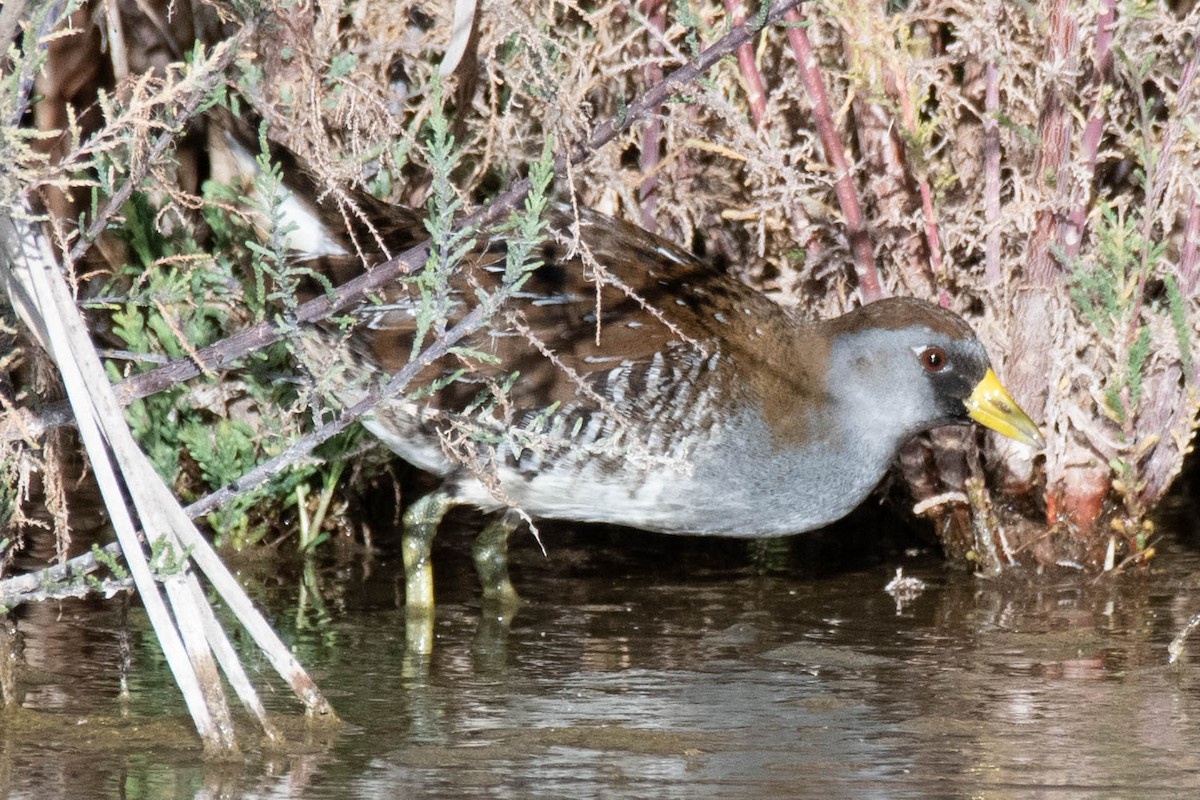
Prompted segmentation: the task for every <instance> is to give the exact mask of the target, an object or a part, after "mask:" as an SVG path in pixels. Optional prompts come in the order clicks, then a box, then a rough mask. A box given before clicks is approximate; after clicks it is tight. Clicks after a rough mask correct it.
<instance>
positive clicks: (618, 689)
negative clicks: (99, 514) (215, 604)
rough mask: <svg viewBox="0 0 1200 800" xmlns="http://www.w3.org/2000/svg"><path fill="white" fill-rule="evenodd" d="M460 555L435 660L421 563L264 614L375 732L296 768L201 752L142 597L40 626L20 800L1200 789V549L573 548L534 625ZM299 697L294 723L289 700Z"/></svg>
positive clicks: (65, 608)
mask: <svg viewBox="0 0 1200 800" xmlns="http://www.w3.org/2000/svg"><path fill="white" fill-rule="evenodd" d="M444 538H445V539H446V540H447V542H446V543H445V544H444V546H443V549H442V550H441V551H439V553H438V554H437V562H438V568H439V584H438V588H439V593H440V602H439V606H438V613H437V616H436V618H434V619H433V620H431V621H430V623H431V624H430V629H429V630H428V631H423V632H422V634H421V635H422V636H431V637H432V638H433V646H432V648H430V649H429V652H427V653H422V652H414V651H413V650H412V649H409V648H406V646H405V643H406V641H407V640H409V639H411V633H410V632H406V629H405V628H406V624H405V614H404V611H403V604H402V598H400V597H399V596H398V594H397V581H398V580H401V579H402V567H400V565H399V560H398V559H396V560H395V563H393V562H392V560H391V559H390V557H389V558H384V557H382V556H381V557H380V558H378V559H376V560H374V561H370V562H367V563H359V562H347V563H336V564H324V565H321V566H320V568H319V569H318V568H316V566H315V565H312V564H309V565H305V566H304V567H298V568H297V574H296V575H294V576H290V575H280V574H278V570H277V566H278V565H270V566H269V567H267V568H266V569H265V570H264V572H265V571H268V570H269V571H270V572H271V574H270V576H269V578H270V579H269V580H267V579H263V582H262V583H261V584H259V585H258V592H257V594H258V596H259V597H260V599H261V600H262V602H263V603H264V604H265V605H266V606H267V607H268V608H269V609H272V616H273V618H274V619H275V620H276V622H277V624H278V625H279V626H280V627H282V628H284V631H283V633H284V636H285V639H286V640H287V641H289V643H290V644H291V645H292V646H293V647H294V649H295V650H296V653H297V655H298V656H299V657H300V659H301V661H302V662H303V663H305V664H306V665H308V666H310V667H311V668H312V669H313V672H314V674H315V675H316V677H317V679H318V681H319V682H320V683H321V685H322V688H323V689H324V690H325V691H326V692H327V693H328V694H329V695H330V699H331V701H332V702H333V703H334V705H335V707H336V708H337V711H338V713H339V714H340V715H341V716H342V718H343V719H344V720H345V721H346V722H347V723H348V725H347V726H346V727H345V728H344V729H342V730H340V731H306V729H305V727H304V725H303V722H302V721H300V720H287V719H284V720H282V723H283V724H282V726H281V727H283V728H285V730H286V731H287V734H288V738H289V741H290V743H291V745H290V747H289V750H288V751H287V752H283V753H272V752H262V753H253V752H252V753H251V754H250V755H249V756H248V757H247V760H246V761H245V762H244V763H237V764H211V763H210V764H206V763H204V762H203V761H202V760H201V758H200V755H199V748H198V747H197V746H196V744H195V742H194V740H193V738H192V736H191V733H190V728H189V724H188V722H187V719H186V716H185V714H184V713H183V709H182V705H181V703H180V702H179V700H178V697H177V696H176V693H175V690H174V688H173V686H172V685H171V682H170V679H169V677H168V675H167V673H166V670H165V667H164V666H163V665H162V663H161V659H160V658H159V656H158V654H157V650H156V648H155V646H154V644H153V642H151V641H149V640H148V634H147V633H146V630H147V628H146V625H145V623H144V620H143V618H142V615H141V612H140V609H138V608H137V607H136V606H135V607H134V608H133V609H132V610H131V611H130V612H129V614H128V616H129V617H130V621H129V625H128V627H127V626H126V625H124V624H123V622H122V610H121V606H120V601H113V602H110V603H100V602H93V601H89V602H78V601H70V602H63V603H61V604H56V605H53V606H51V605H43V606H32V607H28V608H22V609H20V610H19V612H18V613H17V615H16V617H15V618H16V620H17V623H18V626H19V629H20V631H21V645H22V646H23V648H24V661H25V666H24V667H22V668H21V669H19V670H18V671H17V674H16V683H17V685H18V686H19V687H20V689H19V691H18V692H17V694H16V697H18V699H19V700H20V704H19V707H17V708H10V709H8V710H7V711H4V712H3V713H2V714H0V781H2V782H3V784H4V786H6V787H7V789H6V792H5V794H6V796H8V797H38V798H43V797H85V796H86V797H114V798H116V797H122V798H128V797H133V798H136V797H261V798H269V797H313V798H326V797H328V798H335V797H394V796H404V797H443V796H471V797H476V796H478V797H497V798H505V797H529V796H546V797H597V796H605V797H615V796H629V797H662V798H676V797H677V798H687V799H688V800H693V798H696V797H721V798H738V797H754V798H756V799H757V800H761V799H762V798H770V797H797V796H820V795H822V794H824V795H828V796H831V797H861V798H897V797H921V798H925V797H986V798H1008V797H1013V798H1017V797H1020V798H1031V797H1032V798H1038V797H1054V798H1064V797H1067V798H1076V797H1078V798H1084V797H1098V798H1099V797H1103V798H1112V797H1178V796H1181V791H1184V789H1185V788H1187V787H1190V788H1192V789H1194V788H1195V787H1196V786H1200V752H1198V751H1197V748H1196V747H1195V746H1194V745H1195V743H1196V742H1197V741H1200V691H1198V689H1200V677H1198V676H1200V642H1192V643H1191V644H1190V645H1189V655H1190V656H1191V658H1190V659H1188V658H1187V657H1185V659H1184V660H1183V663H1182V664H1181V665H1179V667H1176V668H1168V667H1167V666H1166V646H1167V643H1168V642H1169V641H1170V639H1171V637H1172V636H1173V635H1174V633H1175V632H1176V631H1177V630H1178V629H1179V627H1181V626H1182V625H1183V624H1184V623H1186V621H1187V619H1188V618H1189V617H1190V616H1191V615H1192V614H1193V613H1195V611H1196V610H1197V609H1198V608H1200V579H1198V576H1200V556H1198V555H1197V554H1196V553H1194V552H1190V551H1189V550H1188V548H1187V547H1185V546H1184V545H1182V544H1178V543H1175V544H1172V543H1170V542H1168V544H1167V546H1166V547H1165V548H1164V550H1165V551H1166V552H1165V554H1164V555H1163V557H1162V558H1161V559H1159V563H1158V565H1157V567H1156V568H1155V569H1154V570H1152V571H1151V572H1150V573H1148V574H1131V575H1125V576H1117V577H1115V578H1108V579H1103V580H1100V581H1095V580H1092V579H1081V578H1079V577H1078V576H1074V575H1064V576H1060V577H1057V578H1050V577H1046V576H1043V577H1041V578H1037V579H1032V578H1030V579H1024V578H1016V577H1014V578H1006V579H1003V580H998V581H983V580H979V579H976V578H973V577H971V576H968V575H961V574H957V573H950V572H947V571H945V570H944V569H943V568H942V567H941V565H940V564H938V563H937V562H936V561H933V560H929V559H926V560H922V559H920V558H913V557H905V556H903V555H897V556H896V557H895V558H894V559H893V560H892V561H889V562H886V563H878V564H871V565H869V566H863V565H862V564H861V562H860V563H859V565H858V566H853V565H851V566H848V567H846V568H844V569H843V570H841V571H837V570H834V569H831V568H829V567H828V565H827V562H826V561H825V560H822V559H818V560H817V562H815V563H821V564H823V565H825V566H823V567H822V568H821V569H819V570H814V569H810V568H807V567H805V566H804V564H805V563H814V562H810V561H808V559H811V558H812V555H813V553H812V548H813V546H814V545H812V544H811V543H805V544H802V545H797V546H796V547H795V548H794V549H793V550H791V551H787V550H784V551H780V549H779V547H778V546H774V547H772V548H770V549H769V551H768V550H764V549H762V548H755V547H750V548H747V547H745V546H744V545H741V544H739V543H731V542H698V541H694V540H685V539H668V538H667V537H645V536H640V535H638V534H632V533H631V534H625V535H616V534H608V533H605V532H599V531H584V532H580V533H577V534H569V533H566V532H563V533H560V534H559V535H558V536H555V537H554V538H553V539H549V540H548V542H547V544H548V547H549V557H548V558H543V557H542V556H541V555H540V553H539V552H538V551H537V550H536V548H534V547H532V546H531V547H526V548H517V550H516V552H515V553H514V574H515V577H516V581H517V584H518V587H519V589H520V591H521V593H522V595H523V596H524V597H525V599H526V601H527V602H526V604H525V605H524V606H523V607H522V608H521V609H520V611H519V612H518V613H516V614H515V616H514V615H512V614H511V612H505V611H503V610H500V609H495V608H490V607H484V608H481V607H480V604H479V601H478V600H477V597H476V589H475V579H474V576H473V574H472V572H471V567H470V561H469V554H468V553H467V547H466V542H467V541H468V539H467V537H454V536H452V535H451V536H446V537H444ZM456 538H457V539H458V541H455V540H456ZM802 556H803V557H802ZM897 566H903V567H904V572H905V575H910V576H914V577H917V578H920V579H921V580H922V581H924V582H925V583H926V584H927V586H926V588H925V589H924V590H923V591H922V592H920V593H917V594H916V595H915V596H912V597H909V598H907V599H906V601H905V602H904V603H903V604H900V605H897V603H896V601H895V599H894V598H893V596H892V595H889V594H888V593H886V592H885V591H884V586H885V585H886V584H887V583H888V582H889V581H890V580H891V579H892V578H893V577H894V576H895V568H896V567H897ZM253 572H254V570H253V569H252V568H247V569H246V570H244V571H243V574H245V575H252V574H253ZM247 580H254V579H253V578H252V577H248V578H247ZM122 631H128V632H129V635H130V637H131V639H130V644H131V646H130V649H129V652H130V655H131V658H132V663H131V666H130V672H129V680H130V694H129V697H128V699H127V700H126V701H124V702H122V701H121V700H120V698H119V694H120V692H119V689H120V681H119V675H120V664H121V660H122V652H121V651H122V645H121V640H122ZM248 658H249V659H250V664H249V666H250V668H251V669H253V668H254V666H255V664H254V661H253V659H254V656H253V655H249V656H248ZM260 666H261V669H260V673H261V675H262V676H264V677H265V676H266V675H267V674H268V673H269V669H268V668H266V666H265V665H260ZM266 699H267V702H268V703H269V702H270V698H269V697H268V698H266ZM278 700H279V702H278V703H276V709H277V712H278V713H284V711H286V710H287V709H288V708H289V703H288V695H287V692H285V691H283V692H281V693H280V695H279V698H278Z"/></svg>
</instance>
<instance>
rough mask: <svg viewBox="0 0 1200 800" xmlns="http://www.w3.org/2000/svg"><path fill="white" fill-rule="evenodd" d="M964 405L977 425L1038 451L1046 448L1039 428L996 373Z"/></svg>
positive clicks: (989, 374) (984, 378) (985, 377)
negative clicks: (1006, 389) (1001, 383)
mask: <svg viewBox="0 0 1200 800" xmlns="http://www.w3.org/2000/svg"><path fill="white" fill-rule="evenodd" d="M963 402H964V403H965V404H966V406H967V414H968V415H969V416H970V417H971V419H973V420H975V421H976V422H978V423H979V424H980V425H983V426H985V427H988V428H991V429H992V430H994V431H996V432H997V433H1002V434H1004V435H1005V436H1007V437H1008V438H1010V439H1016V440H1017V441H1018V442H1020V443H1021V444H1027V445H1029V446H1030V447H1036V448H1038V449H1039V450H1040V449H1041V448H1043V447H1045V446H1046V440H1045V439H1043V438H1042V432H1041V431H1039V430H1038V426H1037V425H1034V424H1033V420H1031V419H1030V418H1029V417H1028V416H1027V415H1026V414H1025V412H1024V411H1022V410H1021V407H1020V406H1018V405H1017V404H1016V403H1015V402H1013V399H1012V398H1011V397H1009V396H1008V392H1007V391H1005V390H1004V387H1003V386H1001V385H1000V381H999V379H997V378H996V373H994V372H992V371H991V370H990V369H989V370H988V371H987V374H986V375H984V376H983V380H981V381H980V382H979V384H978V385H977V386H976V387H975V390H974V391H973V392H971V396H970V397H968V398H967V399H966V400H964V401H963Z"/></svg>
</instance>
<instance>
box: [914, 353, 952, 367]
mask: <svg viewBox="0 0 1200 800" xmlns="http://www.w3.org/2000/svg"><path fill="white" fill-rule="evenodd" d="M917 358H918V359H920V361H921V366H922V367H924V368H925V371H926V372H941V371H942V370H944V369H945V368H946V366H947V365H948V364H949V363H950V359H948V358H946V351H945V350H943V349H942V348H940V347H926V348H925V349H924V350H922V351H921V353H920V354H919V355H918V356H917Z"/></svg>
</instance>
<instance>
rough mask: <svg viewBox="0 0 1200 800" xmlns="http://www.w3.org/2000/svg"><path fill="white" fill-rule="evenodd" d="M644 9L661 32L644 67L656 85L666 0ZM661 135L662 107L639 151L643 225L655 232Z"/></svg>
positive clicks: (646, 2)
mask: <svg viewBox="0 0 1200 800" xmlns="http://www.w3.org/2000/svg"><path fill="white" fill-rule="evenodd" d="M642 13H643V14H645V15H646V18H647V19H648V20H649V22H650V25H651V26H652V27H653V29H654V30H655V31H656V32H657V33H658V34H659V35H658V36H653V35H652V36H651V37H650V55H651V57H652V58H651V61H650V63H648V64H646V67H645V69H644V70H643V75H644V77H645V79H646V85H647V86H654V85H655V84H657V83H659V82H660V81H662V78H663V71H662V65H661V64H659V63H658V59H659V58H661V57H662V55H663V52H664V50H663V45H662V41H661V40H660V38H659V37H660V36H661V34H662V32H663V31H664V30H666V26H667V12H666V3H665V2H664V0H642ZM661 138H662V121H661V119H660V118H659V109H658V108H656V109H654V113H652V114H651V115H650V118H649V119H648V120H646V124H645V125H643V126H642V145H641V147H640V148H639V153H638V168H639V169H640V170H641V172H642V176H643V177H642V184H641V186H639V187H638V201H639V203H640V204H641V215H642V227H643V228H645V229H646V230H648V231H650V232H651V233H655V232H657V230H658V219H657V216H656V213H655V212H656V211H657V207H658V193H657V192H656V191H655V190H656V189H657V188H658V175H657V174H656V173H655V167H657V166H658V149H659V140H660V139H661Z"/></svg>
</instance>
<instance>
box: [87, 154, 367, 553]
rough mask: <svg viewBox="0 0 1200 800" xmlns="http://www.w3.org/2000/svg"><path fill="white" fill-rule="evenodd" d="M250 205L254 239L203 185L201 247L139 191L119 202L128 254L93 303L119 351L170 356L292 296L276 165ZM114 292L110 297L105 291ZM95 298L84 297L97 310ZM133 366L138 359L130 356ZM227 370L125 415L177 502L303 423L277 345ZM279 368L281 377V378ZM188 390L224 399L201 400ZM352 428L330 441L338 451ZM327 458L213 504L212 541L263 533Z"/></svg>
mask: <svg viewBox="0 0 1200 800" xmlns="http://www.w3.org/2000/svg"><path fill="white" fill-rule="evenodd" d="M259 186H260V187H262V188H263V189H264V191H262V192H261V193H260V194H259V195H258V198H259V203H260V206H259V207H258V208H257V209H256V210H258V211H259V212H261V216H262V217H263V218H265V219H266V220H267V221H268V222H267V228H268V232H267V235H266V236H265V237H262V238H260V236H259V235H258V234H257V233H256V232H255V231H254V230H252V229H251V228H250V226H249V225H248V224H247V223H245V222H244V221H243V220H242V219H240V218H237V217H234V216H232V215H230V214H228V213H225V212H224V211H223V210H222V208H225V207H228V206H229V204H230V203H232V202H233V201H234V200H235V199H238V198H237V197H236V194H235V193H234V192H233V190H232V189H230V188H229V187H223V186H220V185H217V184H209V185H207V186H206V187H205V192H206V195H207V198H208V199H209V200H211V201H214V202H210V203H208V204H207V205H206V209H205V219H206V221H207V222H208V225H209V231H210V235H211V237H212V242H211V245H210V248H208V249H207V250H203V249H201V248H200V247H199V246H198V245H197V244H196V242H195V241H194V240H193V239H192V238H191V237H190V235H189V234H188V232H187V231H186V229H184V228H183V226H180V227H179V229H177V230H173V231H172V232H171V234H170V235H165V234H163V233H161V232H160V229H159V227H158V226H157V225H156V224H155V216H156V211H155V209H154V208H153V205H152V203H151V202H150V200H149V199H148V197H147V196H146V195H141V194H138V195H134V197H133V198H132V199H131V200H130V202H129V203H128V204H127V206H126V208H125V209H124V211H125V226H124V229H123V236H124V238H125V241H126V243H127V244H128V246H129V252H130V254H131V259H130V263H129V264H128V265H127V266H126V267H125V269H124V270H121V271H120V272H119V273H118V274H117V275H115V276H114V278H113V280H112V281H111V283H110V285H109V287H107V290H106V291H105V293H104V294H105V295H106V296H107V297H108V298H109V299H108V300H107V301H106V302H103V303H101V304H99V305H100V307H101V308H103V309H104V310H106V311H108V322H109V332H110V333H111V335H112V337H113V338H114V339H116V340H118V341H119V342H120V344H121V345H122V346H123V348H124V349H126V350H128V351H132V352H133V353H141V354H147V355H150V356H158V357H161V356H167V357H172V358H174V357H180V356H186V355H187V354H188V352H190V351H193V350H195V349H198V348H202V347H204V346H206V345H209V344H212V343H214V342H216V341H218V340H220V339H221V338H223V337H225V336H228V335H229V334H230V333H232V332H233V331H234V330H236V329H237V328H238V327H241V326H242V325H244V324H247V323H249V322H252V321H254V320H258V319H263V318H265V317H266V316H267V315H269V314H271V313H277V310H279V309H283V308H286V307H287V306H288V304H289V302H294V299H293V298H294V294H293V295H289V296H288V297H284V292H287V291H294V286H295V285H296V284H297V282H298V280H299V276H298V275H297V274H296V273H295V272H294V271H292V270H291V267H290V265H289V263H288V261H287V259H286V253H285V244H284V243H285V241H286V234H287V230H286V229H285V228H284V227H283V224H282V222H281V220H282V216H281V215H280V214H279V205H280V204H281V203H282V201H283V198H284V195H283V192H282V190H281V189H280V184H279V176H278V173H277V172H274V171H272V172H270V173H269V174H268V175H267V176H266V177H265V178H260V180H259ZM113 298H120V299H119V300H114V299H113ZM95 305H96V304H93V307H95ZM135 363H136V362H135ZM243 367H244V368H243V370H241V371H240V372H239V373H238V374H237V375H233V376H231V375H223V376H210V377H207V378H201V379H197V381H196V382H195V383H194V384H193V385H185V386H180V387H178V388H174V389H170V390H167V391H165V392H160V393H158V394H156V395H152V396H150V397H147V398H144V399H142V400H138V401H136V402H134V403H132V404H131V405H130V406H129V407H128V409H127V410H126V418H127V420H128V422H129V424H130V428H131V429H132V431H133V434H134V436H135V437H136V438H137V439H138V441H139V443H140V444H141V446H142V448H143V449H144V451H145V452H146V454H147V456H148V457H149V458H150V460H151V463H152V464H153V465H154V467H155V469H156V470H157V471H158V472H159V474H160V475H161V476H162V477H163V479H164V480H166V481H167V482H168V484H169V485H171V486H173V487H174V488H175V490H176V491H177V492H178V493H179V495H180V496H181V498H182V499H183V500H185V501H191V500H194V499H196V498H198V497H200V496H201V495H203V494H206V493H207V492H209V491H212V490H214V489H217V488H220V487H221V486H224V485H226V484H228V483H230V482H232V481H234V480H236V479H237V478H238V477H240V476H241V475H242V474H244V473H245V472H246V471H248V470H250V469H251V468H253V467H254V466H256V465H257V464H259V463H261V462H263V461H265V460H266V459H268V458H270V457H272V456H273V455H276V454H277V453H278V452H280V451H281V450H282V449H283V448H284V447H286V445H287V443H288V442H289V441H291V440H292V439H294V438H295V437H296V436H298V435H300V434H301V433H302V432H303V428H304V423H305V417H303V416H301V415H297V414H295V413H294V409H295V406H296V404H297V398H298V390H297V385H296V383H295V382H294V381H291V380H288V379H287V378H286V376H287V375H288V374H289V373H290V372H292V371H293V369H292V367H291V357H290V354H289V353H288V350H287V348H286V346H285V345H282V344H279V345H275V346H272V347H269V348H265V349H264V350H262V351H259V352H257V353H254V354H253V355H251V356H249V357H247V358H246V359H245V360H244V364H243ZM106 368H107V370H108V372H109V376H110V378H111V379H113V380H117V379H119V378H121V377H124V375H123V374H122V371H121V367H119V366H118V362H115V361H109V362H108V363H107V365H106ZM281 376H284V377H282V379H281ZM197 389H200V390H201V391H203V392H205V393H211V394H212V395H214V396H216V397H218V398H223V399H221V400H219V401H217V402H216V403H211V402H210V403H208V404H207V407H200V406H199V405H198V404H197V403H196V402H195V395H196V391H197ZM353 441H354V440H353V438H352V437H350V438H346V439H345V440H344V441H335V442H330V443H328V444H327V445H326V451H327V453H329V454H332V455H334V456H336V455H337V454H338V453H341V452H345V449H346V448H348V447H350V446H351V445H350V444H349V443H352V442H353ZM326 469H328V465H324V464H313V465H309V466H303V467H298V468H294V469H292V470H289V471H287V472H284V473H282V474H280V475H277V476H276V477H275V478H273V479H272V480H271V481H269V482H268V483H266V484H265V485H264V486H262V487H260V488H259V489H258V490H256V491H254V492H252V493H249V494H247V495H243V496H241V497H239V498H236V499H235V500H233V501H232V502H230V503H227V504H225V505H224V506H222V507H220V508H219V509H217V510H216V511H214V512H213V513H211V514H210V515H209V516H208V518H207V522H208V524H209V526H210V527H211V528H212V529H213V531H214V533H215V534H216V536H217V539H218V540H219V541H221V542H223V543H227V544H229V545H231V546H234V547H244V546H247V545H250V544H253V543H254V542H255V541H257V540H259V539H261V538H262V536H263V535H264V534H265V533H266V532H267V531H268V530H270V528H271V526H272V524H274V522H275V521H276V519H277V518H278V516H279V514H280V512H281V511H282V510H283V509H286V508H287V507H288V505H289V504H294V502H295V489H296V487H297V486H298V485H300V484H303V483H308V482H311V483H313V484H314V485H318V486H320V485H323V477H322V472H323V471H324V470H326Z"/></svg>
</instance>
